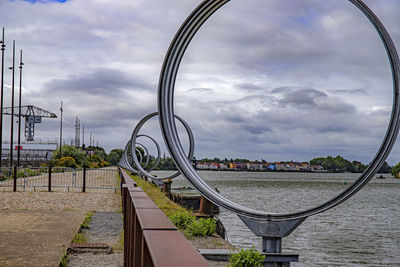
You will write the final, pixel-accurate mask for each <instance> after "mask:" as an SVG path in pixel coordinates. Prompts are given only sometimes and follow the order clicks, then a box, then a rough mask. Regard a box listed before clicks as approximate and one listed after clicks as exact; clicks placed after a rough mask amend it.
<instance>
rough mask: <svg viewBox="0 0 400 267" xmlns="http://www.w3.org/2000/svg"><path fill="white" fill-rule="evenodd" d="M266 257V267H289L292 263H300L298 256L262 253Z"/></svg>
mask: <svg viewBox="0 0 400 267" xmlns="http://www.w3.org/2000/svg"><path fill="white" fill-rule="evenodd" d="M262 254H263V255H265V260H264V267H289V266H290V263H291V262H298V261H299V255H298V254H285V253H262Z"/></svg>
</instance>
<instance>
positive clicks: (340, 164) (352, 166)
mask: <svg viewBox="0 0 400 267" xmlns="http://www.w3.org/2000/svg"><path fill="white" fill-rule="evenodd" d="M310 164H311V165H321V166H322V167H324V170H327V171H330V172H363V171H364V170H365V169H366V168H367V166H368V165H364V164H362V163H361V162H359V161H355V160H354V161H349V160H347V159H345V158H343V157H342V156H336V157H331V156H328V157H326V158H324V157H320V158H314V159H312V160H310ZM391 171H392V167H390V166H389V164H387V162H386V161H385V163H384V164H383V166H382V167H381V168H380V169H379V171H378V172H379V173H390V172H391Z"/></svg>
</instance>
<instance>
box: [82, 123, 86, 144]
mask: <svg viewBox="0 0 400 267" xmlns="http://www.w3.org/2000/svg"><path fill="white" fill-rule="evenodd" d="M82 148H85V124H82Z"/></svg>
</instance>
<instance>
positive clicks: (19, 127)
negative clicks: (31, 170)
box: [17, 49, 24, 167]
mask: <svg viewBox="0 0 400 267" xmlns="http://www.w3.org/2000/svg"><path fill="white" fill-rule="evenodd" d="M23 65H24V63H22V49H21V55H20V60H19V108H18V151H17V166H18V167H19V157H20V151H21V96H22V66H23Z"/></svg>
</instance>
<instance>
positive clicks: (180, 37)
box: [158, 0, 400, 221]
mask: <svg viewBox="0 0 400 267" xmlns="http://www.w3.org/2000/svg"><path fill="white" fill-rule="evenodd" d="M228 1H229V0H205V1H203V2H202V3H201V4H200V5H199V6H198V7H197V8H196V9H195V10H194V11H193V12H192V13H191V14H190V15H189V17H188V18H187V19H186V20H185V21H184V23H183V24H182V25H181V27H180V28H179V30H178V32H177V33H176V35H175V37H174V39H173V40H172V43H171V44H170V46H169V48H168V51H167V54H166V56H165V59H164V62H163V66H162V69H161V73H160V79H159V88H158V110H159V114H160V127H161V130H162V133H163V137H164V140H165V143H166V145H167V148H168V150H169V153H170V154H171V156H172V157H173V159H174V161H175V164H176V165H177V167H178V169H179V170H180V171H181V172H182V174H183V175H184V176H185V177H186V178H187V179H188V180H189V182H190V183H191V184H192V185H193V186H194V187H195V188H196V189H197V190H199V191H200V193H201V194H202V195H204V196H205V197H206V198H207V199H209V200H210V201H211V202H213V203H214V204H217V205H219V206H222V207H223V208H226V209H228V210H230V211H232V212H234V213H236V214H238V215H242V216H245V217H250V218H254V219H259V220H268V221H285V220H292V219H300V218H306V217H308V216H311V215H315V214H318V213H320V212H323V211H326V210H328V209H331V208H333V207H335V206H337V205H339V204H340V203H342V202H343V201H345V200H346V199H348V198H350V197H351V196H353V195H354V194H355V193H357V192H358V191H359V190H360V189H362V188H363V187H364V186H365V185H366V184H367V183H368V182H369V181H370V180H371V179H372V178H373V176H374V175H375V173H376V172H377V171H378V170H379V168H380V167H381V166H382V164H383V162H384V161H385V159H386V158H387V156H388V155H389V153H390V151H391V149H392V147H393V145H394V143H395V140H396V138H397V134H398V131H399V82H400V81H399V80H400V79H399V77H400V62H399V57H398V54H397V51H396V48H395V46H394V44H393V41H392V39H391V37H390V36H389V34H388V32H387V31H386V29H385V27H384V26H383V24H382V23H381V22H380V20H379V19H378V18H377V16H376V15H375V14H374V13H373V12H372V11H371V10H370V9H369V7H368V6H367V5H366V4H365V3H363V2H362V1H361V0H348V1H350V2H351V3H352V4H353V5H355V6H356V7H357V8H358V9H359V10H360V11H361V12H362V13H364V15H365V16H366V17H367V18H368V20H369V21H370V22H371V24H372V25H373V26H374V27H375V30H376V31H377V33H378V35H379V37H380V38H381V40H382V42H383V44H384V47H385V49H386V53H387V56H388V58H389V62H390V67H391V72H392V78H393V106H392V113H391V117H390V121H389V125H388V128H387V130H386V134H385V137H384V139H383V142H382V144H381V146H380V148H379V149H378V151H377V153H376V154H375V156H374V158H373V160H372V163H371V164H370V165H369V166H368V167H367V169H366V170H365V171H364V172H363V173H362V174H361V175H360V177H359V178H358V179H357V180H356V181H355V182H354V183H353V184H352V185H350V186H349V187H348V188H347V189H345V190H344V191H343V192H341V193H340V194H338V195H337V196H335V197H334V198H332V199H331V200H329V201H327V202H325V203H323V204H321V205H319V206H316V207H313V208H311V209H307V210H303V211H298V212H292V213H282V214H278V213H269V212H266V211H259V210H254V209H250V208H247V207H244V206H241V205H238V204H236V203H234V202H232V201H230V200H229V199H226V198H224V197H222V196H220V195H219V194H217V193H216V192H215V191H214V190H213V189H212V188H211V187H210V186H208V185H207V184H206V183H205V182H204V181H203V179H202V178H201V177H200V176H199V175H198V174H197V172H196V171H195V170H194V168H193V166H192V165H191V163H190V162H189V161H188V160H187V159H186V157H185V156H184V152H183V149H182V145H181V143H180V141H179V137H178V134H177V131H176V125H175V121H174V105H173V104H174V89H175V88H174V87H175V80H176V76H177V73H178V69H179V64H180V62H181V60H182V57H183V55H184V53H185V50H186V48H187V47H188V45H189V43H190V41H191V40H192V38H193V36H194V35H195V34H196V32H197V31H198V29H199V28H200V27H201V26H202V24H203V23H204V22H205V21H206V20H207V19H208V18H209V17H210V16H211V15H212V14H213V13H214V12H215V11H217V10H218V9H219V8H220V7H221V6H223V5H224V4H226V3H227V2H228Z"/></svg>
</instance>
